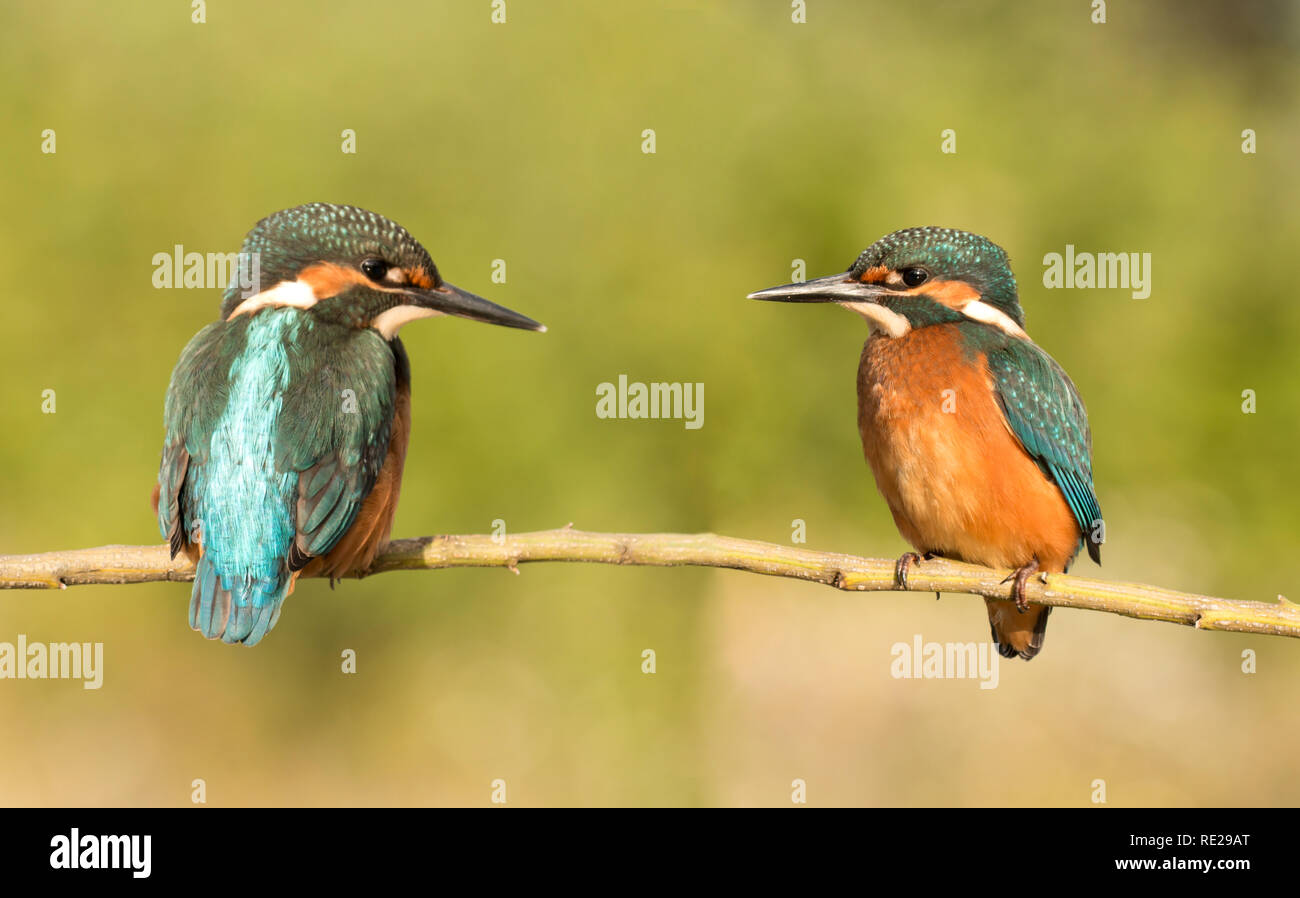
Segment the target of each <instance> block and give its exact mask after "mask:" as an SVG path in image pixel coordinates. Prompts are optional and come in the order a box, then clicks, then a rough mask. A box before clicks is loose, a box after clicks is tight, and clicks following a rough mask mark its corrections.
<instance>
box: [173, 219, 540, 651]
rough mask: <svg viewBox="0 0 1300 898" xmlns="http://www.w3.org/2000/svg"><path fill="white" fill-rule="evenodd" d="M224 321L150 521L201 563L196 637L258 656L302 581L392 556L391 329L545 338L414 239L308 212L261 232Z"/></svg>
mask: <svg viewBox="0 0 1300 898" xmlns="http://www.w3.org/2000/svg"><path fill="white" fill-rule="evenodd" d="M239 258H240V259H241V260H255V262H256V264H255V265H251V266H246V267H248V268H251V269H252V270H255V271H258V272H259V277H258V278H257V279H256V285H255V286H254V287H252V288H244V289H241V287H242V284H241V281H242V282H243V283H247V282H248V281H247V280H246V279H245V278H244V277H238V278H235V279H233V280H232V282H231V286H230V287H229V288H227V290H226V291H225V293H224V295H223V297H222V302H221V313H220V316H219V318H218V320H217V321H214V322H213V323H211V324H209V325H208V326H207V327H205V328H203V329H202V330H201V331H199V332H198V334H197V335H195V337H194V338H193V339H192V340H190V342H189V344H188V345H187V346H186V347H185V349H184V351H183V352H182V353H181V357H180V361H178V362H177V363H176V368H175V370H174V371H173V372H172V376H171V383H170V385H169V387H168V389H167V400H166V405H165V411H164V416H163V417H164V425H165V428H166V437H165V439H164V442H163V449H162V463H161V465H160V466H159V471H158V484H157V486H156V487H155V490H154V508H155V511H156V512H157V515H158V527H159V530H160V531H161V533H162V536H163V538H164V539H165V540H167V541H168V543H169V544H170V547H171V555H172V557H173V558H175V557H176V556H177V555H178V554H180V553H181V552H185V553H186V554H187V555H188V556H189V557H190V559H191V560H193V561H194V562H195V564H196V569H195V574H194V587H193V592H192V593H191V596H190V610H189V615H190V626H191V627H193V628H194V629H196V630H198V631H199V632H201V633H202V634H203V635H204V636H206V637H207V638H209V639H217V638H220V639H221V640H222V641H223V642H226V643H242V644H244V645H247V646H252V645H256V644H257V643H258V642H259V641H261V639H262V638H263V637H264V636H265V635H266V634H267V632H268V631H269V630H270V629H271V628H272V627H274V626H275V623H276V621H277V620H278V619H279V617H280V609H281V606H282V605H283V603H284V600H285V598H286V596H288V595H289V594H290V593H292V592H293V589H294V585H295V582H296V581H297V578H298V577H299V576H300V575H305V576H309V577H310V576H327V577H329V578H330V579H331V583H332V582H333V580H334V578H337V577H343V576H346V575H348V574H354V573H363V572H364V571H365V570H367V569H368V568H369V566H370V564H371V562H373V561H374V558H375V556H376V555H377V554H378V553H379V552H380V550H381V549H382V548H383V547H384V546H385V545H386V544H387V542H388V536H389V533H390V531H391V529H392V524H393V514H394V512H395V511H396V508H397V499H398V494H399V492H400V490H401V484H402V467H403V464H404V462H405V459H406V449H407V442H408V439H409V437H410V432H411V366H410V361H409V359H408V358H407V355H406V350H405V349H404V348H403V347H402V341H401V340H400V339H399V338H398V330H399V329H400V328H401V327H402V326H403V325H405V324H407V323H409V322H411V321H414V320H416V319H419V318H429V317H433V316H436V315H453V316H456V317H459V318H468V319H471V320H474V321H483V322H487V323H489V324H499V325H504V326H506V327H514V328H522V329H524V330H532V331H544V330H546V328H545V327H544V326H542V325H541V324H539V323H538V322H536V321H534V320H533V319H531V318H528V317H525V316H524V315H520V314H519V313H517V312H513V311H511V310H510V309H507V308H504V307H502V306H499V305H496V304H495V303H492V302H489V301H488V300H486V299H483V298H482V297H479V296H475V295H474V294H473V293H469V292H467V291H465V290H462V289H460V288H459V287H455V286H453V285H451V284H449V283H447V282H446V281H444V280H443V279H442V276H441V275H440V274H439V273H438V269H437V268H436V267H435V266H434V264H433V260H432V259H431V258H430V257H429V253H428V252H427V251H426V250H425V248H424V247H423V246H421V245H420V244H419V242H417V241H416V240H415V238H414V237H412V236H411V234H410V232H408V231H407V230H406V229H405V228H403V227H401V226H400V225H398V224H396V223H394V222H392V221H390V220H389V219H387V218H385V217H384V216H382V215H378V214H376V213H374V212H369V211H367V210H365V209H360V208H357V207H355V206H345V205H335V204H331V203H308V204H306V205H302V206H296V207H294V208H292V209H284V210H282V211H280V212H276V213H274V214H273V215H270V216H268V217H266V218H264V219H262V220H261V221H259V222H258V223H257V224H256V225H255V226H254V227H253V229H252V230H251V231H250V232H249V234H248V236H247V237H246V238H245V240H244V243H243V247H242V250H241V253H240V256H239Z"/></svg>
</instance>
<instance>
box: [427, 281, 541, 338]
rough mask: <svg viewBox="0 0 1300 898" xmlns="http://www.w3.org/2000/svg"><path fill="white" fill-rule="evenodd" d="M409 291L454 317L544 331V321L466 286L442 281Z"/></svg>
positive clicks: (428, 306)
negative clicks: (473, 291)
mask: <svg viewBox="0 0 1300 898" xmlns="http://www.w3.org/2000/svg"><path fill="white" fill-rule="evenodd" d="M407 293H408V295H409V296H410V297H411V298H412V300H413V301H414V303H415V304H416V305H419V306H423V307H425V308H427V309H434V310H435V311H438V312H442V313H443V314H445V315H455V316H456V317H457V318H469V319H470V320H472V321H484V322H487V323H488V324H499V325H501V326H502V327H517V328H519V329H520V330H526V331H538V332H545V331H546V325H544V324H542V323H541V322H540V321H534V320H533V319H531V318H529V317H528V316H527V315H520V314H519V313H518V312H515V311H512V310H510V309H507V308H506V307H505V306H499V305H497V304H496V303H494V302H490V301H489V300H486V299H484V298H483V297H481V296H476V295H474V294H473V293H470V292H469V291H468V290H462V289H460V288H459V287H457V286H455V285H454V284H448V283H446V282H443V284H442V285H441V286H438V287H430V288H429V289H427V290H409V291H407Z"/></svg>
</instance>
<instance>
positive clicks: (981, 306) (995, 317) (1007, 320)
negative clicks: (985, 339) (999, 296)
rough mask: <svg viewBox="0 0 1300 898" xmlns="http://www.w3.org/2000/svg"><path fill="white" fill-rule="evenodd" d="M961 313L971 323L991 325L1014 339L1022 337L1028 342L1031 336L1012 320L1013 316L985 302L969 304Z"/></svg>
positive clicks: (977, 301) (979, 301)
mask: <svg viewBox="0 0 1300 898" xmlns="http://www.w3.org/2000/svg"><path fill="white" fill-rule="evenodd" d="M961 313H962V314H963V315H965V316H966V317H967V318H969V319H970V320H971V321H980V322H983V323H984V324H991V325H993V326H994V327H996V328H997V329H998V330H1000V331H1002V332H1003V333H1007V334H1010V335H1011V336H1013V337H1020V338H1021V339H1024V340H1028V339H1029V335H1028V334H1026V333H1025V329H1024V328H1022V327H1021V326H1020V325H1018V324H1016V323H1015V321H1013V320H1011V316H1010V315H1008V314H1007V313H1006V312H1004V311H1002V310H1001V309H999V308H998V307H997V306H991V305H989V304H988V303H986V302H984V301H983V300H979V299H977V300H975V301H974V302H968V303H966V305H964V306H962V307H961Z"/></svg>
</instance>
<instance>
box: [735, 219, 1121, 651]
mask: <svg viewBox="0 0 1300 898" xmlns="http://www.w3.org/2000/svg"><path fill="white" fill-rule="evenodd" d="M749 298H750V299H765V300H777V301H780V302H834V303H838V304H839V305H841V306H844V307H845V308H847V309H850V310H852V311H854V312H857V313H858V314H859V315H861V316H862V317H863V318H865V319H866V320H867V323H868V324H869V325H870V336H869V337H868V338H867V341H866V345H865V346H863V349H862V360H861V363H860V364H859V366H858V429H859V431H860V432H861V434H862V448H863V451H864V453H865V454H866V457H867V462H868V463H869V464H870V466H871V470H872V473H873V474H874V475H875V478H876V486H877V487H878V488H879V489H880V492H881V494H882V495H883V496H884V497H885V501H886V502H887V503H888V505H889V510H890V511H891V512H892V513H893V516H894V523H895V524H896V525H897V526H898V530H899V532H900V533H901V534H902V535H903V537H904V539H906V540H907V541H908V542H909V543H911V544H912V546H913V547H914V548H915V549H916V552H919V553H921V555H918V554H916V553H913V552H909V553H907V554H905V555H903V556H902V557H901V558H900V559H899V560H898V566H897V576H898V580H899V582H900V584H901V585H903V586H906V585H907V575H908V570H909V568H910V566H911V565H913V564H916V563H919V562H920V561H921V559H922V555H923V556H925V557H927V558H933V557H935V556H941V557H944V558H951V559H955V560H958V561H966V562H970V563H973V564H982V565H987V566H989V567H996V568H1015V569H1016V570H1015V572H1014V573H1013V575H1012V576H1011V577H1008V578H1007V579H1008V580H1009V581H1010V580H1013V581H1014V582H1013V585H1012V587H1011V592H1010V595H1011V600H1010V601H1004V600H994V599H988V600H987V603H988V613H989V622H990V624H991V625H992V628H993V639H994V641H995V642H996V643H997V645H998V651H999V652H1000V653H1001V654H1002V655H1003V656H1004V657H1007V658H1014V657H1016V656H1017V655H1018V656H1020V657H1021V658H1024V659H1026V660H1029V659H1031V658H1033V657H1034V656H1035V655H1037V654H1038V652H1039V651H1040V650H1041V649H1042V647H1043V635H1044V632H1045V631H1046V628H1047V616H1048V614H1049V613H1050V612H1051V610H1052V609H1051V608H1050V607H1049V606H1047V605H1035V606H1032V607H1030V606H1029V605H1028V603H1027V602H1026V601H1025V585H1026V583H1027V582H1028V579H1029V577H1030V576H1032V575H1033V574H1034V573H1035V572H1038V571H1042V572H1044V573H1048V572H1064V571H1066V570H1068V569H1069V567H1070V564H1071V562H1073V561H1074V558H1075V556H1077V555H1078V553H1079V549H1080V548H1081V547H1082V546H1084V545H1087V547H1088V554H1089V555H1090V556H1092V560H1093V561H1095V562H1097V563H1098V564H1100V563H1101V543H1102V541H1103V539H1104V532H1105V530H1104V526H1103V524H1102V519H1101V509H1100V508H1099V507H1098V504H1097V495H1096V492H1095V490H1094V488H1093V481H1092V434H1091V431H1090V430H1089V427H1088V415H1087V412H1086V411H1085V410H1084V406H1083V400H1082V399H1080V398H1079V392H1078V390H1076V389H1075V387H1074V384H1073V383H1072V382H1071V381H1070V378H1069V377H1068V376H1067V375H1066V373H1065V371H1064V370H1062V368H1061V366H1060V365H1058V364H1057V363H1056V362H1055V360H1053V359H1052V357H1051V356H1049V355H1048V354H1047V353H1046V352H1044V351H1043V350H1042V349H1040V348H1039V347H1038V346H1037V345H1036V344H1035V343H1034V342H1033V341H1032V340H1031V339H1029V336H1028V335H1027V334H1026V333H1025V313H1024V311H1023V310H1022V309H1021V308H1020V299H1019V297H1018V295H1017V292H1016V281H1015V277H1014V276H1013V275H1012V273H1011V265H1010V262H1009V261H1008V259H1007V254H1006V253H1005V252H1004V251H1003V250H1002V248H1001V247H999V246H997V245H996V244H995V243H993V242H992V241H990V240H988V239H987V238H985V237H980V236H978V235H976V234H971V233H968V232H966V231H956V230H950V229H948V228H932V227H931V228H908V229H906V230H902V231H896V232H894V233H893V234H889V235H887V236H885V237H882V238H881V239H880V240H877V241H876V242H875V243H873V244H872V245H871V246H869V247H868V248H867V249H866V250H865V251H864V252H863V253H862V255H860V256H858V259H857V261H856V262H854V263H853V266H852V267H851V268H849V270H848V272H847V273H845V274H836V275H831V276H829V277H823V278H818V279H816V280H811V281H807V282H805V283H801V284H787V285H786V286H784V287H772V288H771V289H768V290H760V291H759V292H757V293H751V294H750V296H749Z"/></svg>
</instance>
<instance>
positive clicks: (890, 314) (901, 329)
mask: <svg viewBox="0 0 1300 898" xmlns="http://www.w3.org/2000/svg"><path fill="white" fill-rule="evenodd" d="M839 305H842V306H843V307H844V308H846V309H848V310H849V311H851V312H857V313H858V314H859V315H861V316H862V317H863V318H865V319H867V323H868V324H870V325H871V329H872V330H873V331H875V332H876V333H879V334H884V335H885V336H887V337H901V336H903V335H904V334H906V333H907V332H908V331H910V330H911V329H912V323H911V322H910V321H908V320H907V319H906V318H904V317H903V316H902V315H900V314H898V313H897V312H895V311H893V310H892V309H886V308H885V307H884V306H882V305H880V304H879V303H874V302H849V301H848V300H845V301H842V302H840V303H839Z"/></svg>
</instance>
